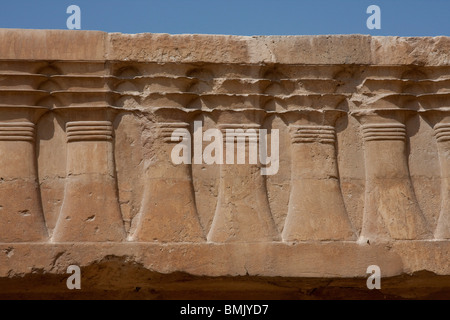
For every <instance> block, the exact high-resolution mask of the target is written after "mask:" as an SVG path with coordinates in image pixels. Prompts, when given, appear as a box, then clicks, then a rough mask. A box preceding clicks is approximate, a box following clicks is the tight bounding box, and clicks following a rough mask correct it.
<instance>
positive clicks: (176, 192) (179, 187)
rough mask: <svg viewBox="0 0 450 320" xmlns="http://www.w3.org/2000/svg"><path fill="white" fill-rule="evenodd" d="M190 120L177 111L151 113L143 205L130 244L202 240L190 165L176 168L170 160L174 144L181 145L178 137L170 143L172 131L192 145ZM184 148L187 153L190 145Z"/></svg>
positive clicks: (160, 109) (159, 109)
mask: <svg viewBox="0 0 450 320" xmlns="http://www.w3.org/2000/svg"><path fill="white" fill-rule="evenodd" d="M189 119H190V115H189V114H188V113H185V112H183V111H181V110H179V109H177V108H169V107H168V108H158V109H157V110H155V111H153V115H152V119H151V120H153V121H156V123H155V124H154V125H153V128H152V133H153V135H154V144H153V145H152V146H151V148H152V150H153V153H152V159H151V164H150V165H149V166H148V167H147V168H146V173H145V176H146V183H147V185H146V189H145V192H144V201H143V204H142V208H141V211H140V213H139V215H138V217H137V218H136V219H135V221H134V222H133V224H134V226H133V228H134V232H133V235H132V236H131V240H135V241H159V242H200V241H204V239H205V236H204V232H203V229H202V227H201V225H200V220H199V217H198V213H197V207H196V203H195V194H194V186H193V182H192V172H191V165H190V164H189V163H180V164H175V163H173V161H172V158H171V154H172V150H173V148H174V147H175V144H176V143H179V142H180V141H181V138H180V137H181V136H180V135H179V133H177V134H175V135H174V136H175V137H179V138H180V139H178V140H177V139H174V140H172V138H171V137H172V133H173V132H174V131H175V130H177V131H178V132H181V133H184V136H185V138H187V139H190V140H191V141H192V139H191V138H190V131H189V128H190V120H189ZM186 136H187V137H186ZM186 141H187V140H186ZM187 145H189V146H188V148H189V149H190V148H191V146H190V142H189V143H188V144H187ZM185 151H186V149H185ZM189 152H190V150H189ZM187 157H188V158H190V156H187ZM148 160H150V159H148ZM190 160H191V159H189V161H190Z"/></svg>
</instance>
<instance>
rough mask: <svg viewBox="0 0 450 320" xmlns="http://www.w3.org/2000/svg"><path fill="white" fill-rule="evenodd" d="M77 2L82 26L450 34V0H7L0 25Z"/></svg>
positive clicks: (57, 19)
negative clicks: (373, 26)
mask: <svg viewBox="0 0 450 320" xmlns="http://www.w3.org/2000/svg"><path fill="white" fill-rule="evenodd" d="M72 4H74V5H78V6H79V7H80V8H81V29H82V30H101V31H107V32H123V33H140V32H154V33H171V34H183V33H203V34H232V35H312V34H352V33H358V34H372V35H394V36H437V35H447V36H450V1H449V0H370V1H366V0H125V1H124V0H121V1H119V0H71V1H66V0H13V1H11V0H7V1H5V0H3V1H2V2H1V5H0V28H32V29H67V27H66V20H67V18H68V17H69V15H68V14H67V13H66V9H67V7H68V6H69V5H72ZM372 4H374V5H378V6H379V7H380V8H381V30H369V29H368V28H367V27H366V20H367V18H368V17H369V14H367V13H366V9H367V7H368V6H369V5H372Z"/></svg>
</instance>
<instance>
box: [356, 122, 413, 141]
mask: <svg viewBox="0 0 450 320" xmlns="http://www.w3.org/2000/svg"><path fill="white" fill-rule="evenodd" d="M362 132H363V138H364V141H374V140H401V141H404V140H406V126H405V125H404V124H401V123H378V124H366V125H363V126H362Z"/></svg>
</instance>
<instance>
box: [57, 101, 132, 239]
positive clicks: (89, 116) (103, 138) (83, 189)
mask: <svg viewBox="0 0 450 320" xmlns="http://www.w3.org/2000/svg"><path fill="white" fill-rule="evenodd" d="M57 111H58V112H59V113H60V114H62V115H63V116H64V117H65V119H66V135H67V163H66V171H67V176H66V187H65V191H64V201H63V204H62V207H61V212H60V215H59V218H58V221H57V223H56V226H55V229H54V233H53V241H58V242H61V241H122V240H124V239H125V228H124V224H123V220H122V215H121V212H120V206H119V201H118V191H117V181H116V175H115V164H114V150H113V148H114V145H113V136H114V129H113V125H112V120H113V117H114V113H113V111H112V110H110V109H103V108H102V109H101V110H98V109H95V108H91V109H89V108H59V109H58V110H57Z"/></svg>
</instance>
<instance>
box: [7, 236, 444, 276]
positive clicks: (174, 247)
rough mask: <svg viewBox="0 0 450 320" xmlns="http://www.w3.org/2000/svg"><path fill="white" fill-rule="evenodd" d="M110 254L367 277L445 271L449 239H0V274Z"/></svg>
mask: <svg viewBox="0 0 450 320" xmlns="http://www.w3.org/2000/svg"><path fill="white" fill-rule="evenodd" d="M111 257H116V258H117V257H118V258H120V259H121V260H123V261H130V262H132V263H137V264H140V265H142V267H143V268H145V269H148V270H149V271H153V272H158V273H161V274H170V273H174V272H184V273H187V274H191V275H196V276H212V277H216V276H245V275H250V276H266V277H279V276H281V277H305V278H314V277H316V278H317V277H320V278H358V277H364V278H366V277H367V274H366V270H367V267H368V266H370V265H378V266H379V267H380V269H381V276H382V277H393V276H397V275H401V274H412V273H414V272H419V271H428V272H432V273H434V274H437V275H448V274H450V265H449V264H448V261H450V241H448V240H444V241H395V242H394V243H383V244H381V243H380V244H370V245H369V244H358V243H356V242H300V243H295V244H294V243H281V242H274V243H232V244H231V243H230V244H201V243H197V244H193V243H179V244H173V243H172V244H157V243H116V242H114V243H58V244H56V243H55V244H48V243H10V244H5V243H4V244H0V278H3V277H9V278H11V277H14V276H21V275H23V274H28V273H30V272H31V270H37V271H36V272H39V273H44V274H65V273H66V270H67V267H68V266H69V265H78V266H80V267H84V266H89V265H92V264H96V263H98V262H99V261H103V260H105V259H108V258H111Z"/></svg>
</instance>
